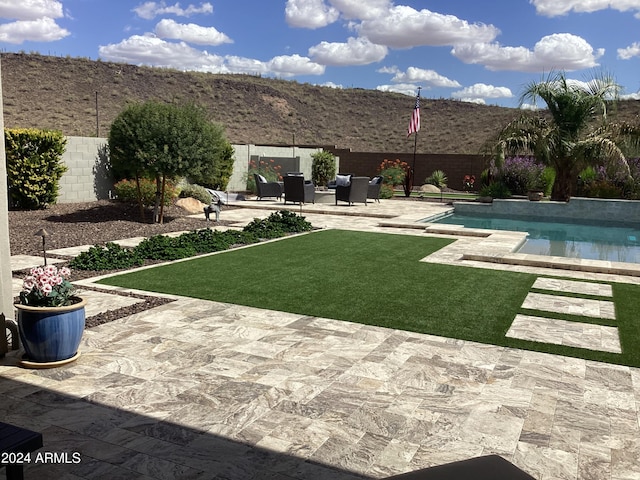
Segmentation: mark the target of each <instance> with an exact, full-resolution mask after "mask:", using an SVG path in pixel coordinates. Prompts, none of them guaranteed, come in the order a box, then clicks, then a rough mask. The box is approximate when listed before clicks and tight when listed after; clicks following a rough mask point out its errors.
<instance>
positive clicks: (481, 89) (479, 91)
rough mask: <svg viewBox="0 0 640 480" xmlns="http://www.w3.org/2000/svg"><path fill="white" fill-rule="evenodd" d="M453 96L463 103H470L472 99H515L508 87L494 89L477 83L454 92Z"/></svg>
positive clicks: (491, 86)
mask: <svg viewBox="0 0 640 480" xmlns="http://www.w3.org/2000/svg"><path fill="white" fill-rule="evenodd" d="M451 96H452V97H453V98H458V99H460V100H463V101H470V99H475V100H478V99H484V98H511V97H513V93H511V90H510V89H508V88H507V87H494V86H493V85H486V84H484V83H476V84H475V85H471V86H470V87H466V88H463V89H462V90H458V91H457V92H453V93H452V94H451Z"/></svg>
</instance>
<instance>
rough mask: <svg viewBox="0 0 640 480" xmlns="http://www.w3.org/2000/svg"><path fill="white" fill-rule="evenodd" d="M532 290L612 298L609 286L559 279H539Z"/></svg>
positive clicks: (611, 290)
mask: <svg viewBox="0 0 640 480" xmlns="http://www.w3.org/2000/svg"><path fill="white" fill-rule="evenodd" d="M533 288H537V289H540V290H551V291H555V292H567V293H579V294H583V295H597V296H600V297H613V289H612V288H611V285H607V284H602V283H590V282H577V281H574V280H563V279H559V278H545V277H539V278H537V279H536V281H535V282H534V284H533Z"/></svg>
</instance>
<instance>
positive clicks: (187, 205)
mask: <svg viewBox="0 0 640 480" xmlns="http://www.w3.org/2000/svg"><path fill="white" fill-rule="evenodd" d="M176 206H178V207H180V208H182V209H184V210H186V211H187V212H189V213H202V211H203V209H204V207H206V205H205V204H204V203H202V202H201V201H200V200H196V199H195V198H192V197H186V198H179V199H178V200H177V201H176Z"/></svg>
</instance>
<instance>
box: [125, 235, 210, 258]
mask: <svg viewBox="0 0 640 480" xmlns="http://www.w3.org/2000/svg"><path fill="white" fill-rule="evenodd" d="M135 251H136V254H137V255H139V256H140V257H141V258H145V259H148V260H178V259H180V258H188V257H193V256H194V255H196V254H197V253H198V252H197V251H196V249H195V248H194V246H193V245H191V244H190V243H189V241H188V239H186V238H183V237H182V235H181V236H179V237H168V236H166V235H154V236H152V237H149V238H145V239H144V240H143V241H142V242H140V243H139V244H138V246H137V247H136V248H135Z"/></svg>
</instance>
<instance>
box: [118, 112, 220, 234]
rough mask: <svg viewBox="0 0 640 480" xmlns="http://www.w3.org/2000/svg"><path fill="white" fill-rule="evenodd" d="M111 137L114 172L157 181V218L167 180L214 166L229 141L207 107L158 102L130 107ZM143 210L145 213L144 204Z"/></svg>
mask: <svg viewBox="0 0 640 480" xmlns="http://www.w3.org/2000/svg"><path fill="white" fill-rule="evenodd" d="M108 141H109V150H110V154H111V162H112V168H113V171H114V174H115V175H127V176H129V177H130V178H135V179H136V182H137V183H138V185H139V182H140V178H143V177H147V178H150V179H153V180H155V182H156V202H155V206H154V221H155V222H158V223H162V220H163V211H164V210H163V205H164V201H163V199H164V188H165V184H166V181H167V179H172V178H175V177H177V176H194V177H197V176H202V175H203V174H205V173H206V172H207V171H213V170H214V168H215V164H216V160H218V159H219V158H220V157H221V156H223V155H228V154H229V153H228V152H229V150H228V147H229V146H230V145H229V143H228V142H227V140H226V139H225V137H224V134H223V128H222V127H221V126H219V125H217V124H214V123H211V122H209V121H208V119H207V118H206V115H205V112H204V110H203V109H201V108H199V107H197V106H195V105H192V104H188V105H183V106H178V105H172V104H165V103H160V102H157V101H148V102H145V103H141V104H132V105H130V106H128V107H127V108H125V109H124V110H123V111H122V112H121V113H120V114H119V115H118V117H116V119H115V120H114V122H113V124H112V125H111V130H110V131H109V140H108ZM138 198H140V195H139V197H138ZM139 203H140V202H139ZM140 209H141V212H143V208H142V204H141V203H140Z"/></svg>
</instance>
